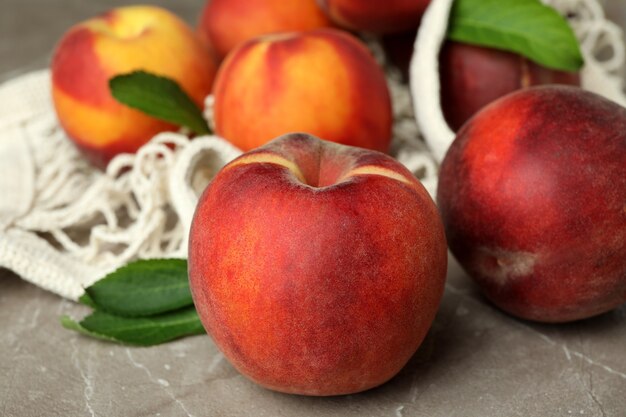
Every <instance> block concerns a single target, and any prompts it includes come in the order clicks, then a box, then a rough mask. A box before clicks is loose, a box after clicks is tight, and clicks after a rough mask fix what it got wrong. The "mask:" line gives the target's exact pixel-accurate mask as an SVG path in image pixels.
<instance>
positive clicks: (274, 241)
mask: <svg viewBox="0 0 626 417" xmlns="http://www.w3.org/2000/svg"><path fill="white" fill-rule="evenodd" d="M446 267H447V249H446V243H445V237H444V232H443V226H442V224H441V219H440V217H439V214H438V212H437V209H436V207H435V205H434V203H433V202H432V200H431V198H430V196H429V195H428V193H427V192H426V191H425V189H424V187H423V186H422V185H421V184H420V183H419V181H417V180H416V179H415V178H414V177H413V176H412V175H411V173H410V172H409V171H408V170H407V169H406V168H404V167H403V166H402V165H401V164H400V163H398V162H397V161H395V160H394V159H392V158H391V157H389V156H387V155H385V154H383V153H380V152H375V151H371V150H366V149H362V148H356V147H349V146H344V145H340V144H337V143H333V142H327V141H321V140H319V139H317V138H315V137H312V136H310V135H306V134H289V135H285V136H283V137H281V138H278V139H276V140H274V141H272V142H270V143H269V144H267V145H265V146H263V147H261V148H258V149H256V150H254V151H251V152H248V153H245V154H243V155H242V156H241V157H239V158H238V159H236V160H234V161H233V162H231V163H230V164H228V165H227V166H226V167H224V168H223V169H222V170H221V171H220V172H219V173H218V174H217V176H216V177H215V179H214V180H213V181H212V182H211V184H210V185H209V186H208V187H207V189H206V190H205V191H204V193H203V195H202V197H201V198H200V201H199V204H198V206H197V209H196V212H195V215H194V218H193V223H192V226H191V232H190V239H189V279H190V286H191V290H192V295H193V299H194V302H195V305H196V308H197V310H198V314H199V316H200V319H201V320H202V323H203V324H204V327H205V328H206V329H207V331H208V333H209V334H210V335H211V337H212V338H213V340H214V342H215V343H216V344H217V346H218V347H219V349H220V350H221V351H222V352H223V353H224V355H225V356H226V358H228V360H229V361H230V362H231V363H232V364H233V365H234V366H235V368H237V369H238V370H239V371H240V372H241V373H242V374H244V375H246V376H247V377H249V378H250V379H252V380H253V381H256V382H257V383H259V384H261V385H262V386H264V387H266V388H269V389H273V390H277V391H282V392H287V393H297V394H306V395H337V394H347V393H352V392H358V391H362V390H366V389H368V388H371V387H375V386H377V385H379V384H382V383H384V382H385V381H387V380H388V379H390V378H391V377H393V376H394V375H395V374H396V373H397V372H398V371H399V370H400V369H401V368H402V367H403V366H404V364H405V363H406V362H407V361H408V359H409V358H410V357H411V356H412V355H413V353H414V352H415V351H416V349H417V348H418V346H419V345H420V343H421V342H422V340H423V338H424V336H425V334H426V333H427V331H428V329H429V327H430V325H431V323H432V321H433V318H434V316H435V312H436V310H437V308H438V305H439V302H440V300H441V296H442V293H443V287H444V281H445V275H446Z"/></svg>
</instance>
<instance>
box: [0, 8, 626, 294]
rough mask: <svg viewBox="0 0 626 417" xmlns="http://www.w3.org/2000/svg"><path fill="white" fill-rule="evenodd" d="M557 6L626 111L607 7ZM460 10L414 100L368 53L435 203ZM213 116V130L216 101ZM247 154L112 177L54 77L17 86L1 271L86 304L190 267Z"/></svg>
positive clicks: (415, 86)
mask: <svg viewBox="0 0 626 417" xmlns="http://www.w3.org/2000/svg"><path fill="white" fill-rule="evenodd" d="M546 3H548V4H550V5H552V6H553V7H555V8H556V9H557V10H559V11H560V12H561V13H563V15H566V16H570V17H571V19H570V22H571V25H572V27H573V28H574V31H575V33H576V35H577V36H578V38H579V40H580V41H581V47H582V50H583V54H584V56H585V58H586V64H585V67H584V69H583V71H582V83H583V87H584V88H586V89H589V90H592V91H595V92H597V93H599V94H602V95H605V96H606V97H608V98H610V99H612V100H614V101H616V102H618V103H620V104H625V103H626V98H625V97H624V95H623V88H622V80H621V78H620V76H619V74H618V72H619V70H620V69H621V68H622V66H623V64H624V46H623V42H622V40H621V39H622V33H621V30H620V29H619V28H618V27H616V26H615V25H614V24H612V23H610V22H608V21H607V20H606V18H605V16H604V12H603V10H602V8H601V7H600V6H599V4H598V3H597V0H550V1H546ZM451 4H452V0H433V2H432V3H431V6H430V7H429V9H428V11H427V13H426V15H425V16H424V18H423V20H422V24H421V26H420V31H419V33H418V37H417V39H416V42H415V51H414V55H413V60H412V64H411V70H410V78H411V80H410V81H411V83H410V84H411V87H410V89H409V88H407V86H406V85H404V84H402V82H401V75H400V73H399V71H398V70H396V69H394V68H391V67H390V66H388V65H386V63H385V61H384V55H383V54H382V52H381V48H380V45H379V44H378V43H377V42H376V40H369V41H368V43H369V45H370V48H371V50H372V52H373V53H374V55H375V56H376V57H377V58H378V60H379V62H380V63H381V64H382V65H383V66H384V68H385V70H386V74H387V79H388V82H389V87H390V91H391V95H392V101H393V109H394V126H393V142H392V148H391V154H392V156H394V157H395V158H397V159H398V160H399V161H400V162H401V163H403V164H404V165H405V166H406V167H407V168H408V169H409V170H411V172H413V173H414V174H415V175H416V176H417V177H418V178H419V179H420V180H421V181H422V183H423V184H424V186H425V187H426V188H427V190H428V191H429V192H430V193H431V195H433V194H434V192H435V190H436V187H437V170H438V162H440V161H441V159H442V158H443V155H444V154H445V151H446V150H447V147H448V146H449V145H450V143H451V142H452V140H453V138H454V134H453V133H452V131H451V130H450V128H449V127H448V126H447V125H446V124H445V121H444V120H443V116H442V114H441V108H440V104H439V79H438V68H437V65H438V60H437V56H438V52H439V49H440V46H441V43H442V41H443V39H444V36H445V30H446V25H447V19H448V14H449V11H450V6H451ZM607 50H609V51H610V53H608V54H607V53H606V51H607ZM600 51H603V53H604V54H603V56H606V58H604V59H603V60H600V59H599V58H598V54H599V52H600ZM206 104H207V105H206V111H205V113H206V116H207V118H208V119H209V121H210V120H211V107H212V98H211V97H208V98H207V103H206ZM416 121H417V122H416ZM418 126H419V128H418ZM240 154H241V151H239V150H238V149H236V148H234V147H233V146H232V145H230V144H229V143H228V142H226V141H225V140H223V139H221V138H219V137H217V136H204V137H198V138H194V139H193V140H189V138H188V137H187V136H185V135H183V134H178V133H163V134H159V135H157V136H155V137H154V138H153V139H152V141H150V142H149V143H148V144H146V145H144V146H143V147H142V148H141V149H140V150H139V151H138V152H137V153H136V154H134V155H126V154H125V155H118V156H117V157H115V158H114V159H113V160H112V161H111V163H110V164H109V166H108V167H107V170H106V171H105V172H102V171H99V170H97V169H95V168H93V167H91V166H90V165H89V164H88V163H87V162H86V161H85V160H84V159H83V158H82V157H81V155H80V153H79V152H78V151H77V150H76V148H75V147H74V145H73V144H72V143H71V142H70V141H69V139H68V138H67V137H66V136H65V134H64V132H63V131H62V130H61V128H60V126H59V124H58V122H57V120H56V116H55V113H54V109H53V107H52V102H51V97H50V73H49V71H47V70H43V71H38V72H33V73H29V74H26V75H24V76H22V77H19V78H17V79H14V80H11V81H9V82H7V83H5V84H4V85H2V86H0V195H2V197H1V198H0V267H4V268H7V269H10V270H12V271H14V272H15V273H16V274H18V275H19V276H21V277H22V278H24V279H26V280H28V281H30V282H32V283H34V284H36V285H38V286H40V287H42V288H44V289H46V290H49V291H52V292H54V293H56V294H59V295H61V296H63V297H66V298H69V299H74V300H75V299H77V298H78V297H79V296H80V295H82V293H83V288H84V287H86V286H88V285H90V284H91V283H93V282H94V281H96V280H97V279H99V278H101V277H102V276H104V275H105V274H106V273H108V272H110V271H112V270H114V269H116V268H117V267H119V266H120V265H122V264H124V263H126V262H128V261H130V260H133V259H138V258H163V257H181V258H183V257H186V252H187V234H188V230H189V226H190V223H191V218H192V215H193V211H194V208H195V205H196V203H197V199H198V196H199V194H200V192H201V191H202V189H203V188H204V187H205V186H206V184H208V182H209V181H210V179H211V178H212V177H213V176H214V175H215V174H216V173H217V171H218V170H219V169H220V168H221V167H222V166H224V165H225V164H226V163H227V162H229V161H231V160H232V159H234V158H236V157H237V156H239V155H240Z"/></svg>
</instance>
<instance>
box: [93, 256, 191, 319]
mask: <svg viewBox="0 0 626 417" xmlns="http://www.w3.org/2000/svg"><path fill="white" fill-rule="evenodd" d="M85 292H86V296H84V299H83V297H81V302H83V303H85V304H87V305H91V306H92V307H93V306H95V307H94V308H97V309H101V310H104V311H106V312H109V313H112V314H116V315H118V316H125V317H136V316H150V315H154V314H159V313H164V312H167V311H172V310H177V309H179V308H182V307H187V306H190V305H193V300H192V299H191V291H190V289H189V280H188V278H187V261H186V260H184V259H147V260H140V261H135V262H132V263H129V264H128V265H125V266H123V267H121V268H119V269H117V270H116V271H114V272H112V273H110V274H109V275H107V276H106V277H104V278H103V279H101V280H100V281H97V282H96V283H95V284H93V285H91V286H90V287H88V288H86V289H85Z"/></svg>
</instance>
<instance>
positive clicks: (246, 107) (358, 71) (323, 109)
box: [214, 29, 392, 152]
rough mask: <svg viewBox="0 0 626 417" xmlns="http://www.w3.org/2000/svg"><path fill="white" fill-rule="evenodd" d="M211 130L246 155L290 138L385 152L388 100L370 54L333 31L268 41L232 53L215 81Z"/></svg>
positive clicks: (250, 43) (347, 36)
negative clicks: (306, 135) (310, 137)
mask: <svg viewBox="0 0 626 417" xmlns="http://www.w3.org/2000/svg"><path fill="white" fill-rule="evenodd" d="M214 98H215V107H214V116H215V131H216V133H217V134H218V135H220V136H222V137H223V138H225V139H227V140H228V141H230V142H231V143H233V144H234V145H235V146H237V147H239V148H240V149H243V150H244V151H247V150H250V149H253V148H256V147H258V146H261V145H263V144H265V143H267V142H269V141H270V140H272V139H273V138H275V137H277V136H280V135H283V134H286V133H290V132H307V133H310V134H312V135H316V136H319V137H323V138H324V139H327V140H330V141H333V142H338V143H343V144H346V145H352V146H360V147H363V148H368V149H374V150H378V151H383V152H385V151H387V150H388V148H389V144H390V142H391V123H392V112H391V99H390V97H389V90H388V87H387V81H386V79H385V76H384V74H383V71H382V69H381V68H380V67H379V66H378V64H377V63H376V61H375V60H374V58H373V56H372V55H371V54H370V52H369V51H368V50H367V48H366V47H365V46H364V45H363V44H362V43H361V42H360V41H359V40H357V39H356V38H355V37H353V36H352V35H350V34H348V33H346V32H343V31H339V30H335V29H317V30H313V31H308V32H302V33H289V34H277V35H268V36H265V37H260V38H255V39H254V40H250V41H248V42H246V43H244V44H243V45H241V46H240V47H238V48H237V49H235V50H234V51H233V52H232V53H231V54H230V55H229V56H228V58H227V59H226V60H225V61H224V63H223V64H222V66H221V67H220V69H219V71H218V73H217V77H216V80H215V90H214Z"/></svg>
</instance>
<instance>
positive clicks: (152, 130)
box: [51, 6, 216, 166]
mask: <svg viewBox="0 0 626 417" xmlns="http://www.w3.org/2000/svg"><path fill="white" fill-rule="evenodd" d="M51 69H52V98H53V100H54V106H55V109H56V112H57V115H58V118H59V121H60V123H61V125H62V126H63V128H64V129H65V131H66V132H67V134H68V136H69V137H70V138H71V139H73V140H74V142H76V144H77V145H78V146H79V147H80V148H81V149H82V150H83V151H84V152H85V153H86V155H87V156H88V157H89V158H90V159H91V160H92V162H94V163H95V164H96V165H99V166H104V165H106V164H107V163H108V161H109V160H110V159H111V158H112V157H113V156H115V155H117V154H119V153H123V152H134V151H136V150H137V149H138V148H139V147H140V146H141V145H143V144H144V143H146V142H148V141H149V140H150V139H151V138H152V137H153V136H154V135H155V134H157V133H159V132H162V131H165V130H176V127H175V126H173V125H170V124H168V123H165V122H162V121H159V120H156V119H154V118H151V117H149V116H146V115H144V114H143V113H141V112H139V111H137V110H133V109H131V108H129V107H126V106H124V105H122V104H120V103H118V102H117V101H116V100H115V99H114V98H113V97H112V96H111V93H110V91H109V84H108V82H109V79H110V78H112V77H114V76H115V75H119V74H123V73H128V72H131V71H134V70H139V69H142V70H146V71H149V72H152V73H155V74H158V75H162V76H167V77H170V78H173V79H175V80H176V81H177V82H178V83H179V84H180V85H181V86H182V88H183V89H184V90H185V91H186V92H187V94H189V96H190V97H191V98H192V99H193V100H194V101H195V102H196V104H198V106H203V101H204V98H205V97H206V96H207V95H208V94H209V93H210V91H211V87H212V83H213V78H214V75H215V72H216V65H215V63H214V62H213V60H212V58H211V57H210V55H209V54H208V53H207V52H206V48H205V47H204V46H203V45H202V43H201V42H200V40H199V39H198V38H197V37H196V35H195V34H194V32H193V31H192V29H191V28H189V27H188V26H187V25H186V24H185V23H184V22H183V21H182V20H180V19H179V18H178V17H176V16H174V15H173V14H172V13H170V12H168V11H167V10H164V9H160V8H157V7H149V6H133V7H122V8H119V9H115V10H112V11H110V12H108V13H105V14H103V15H100V16H98V17H95V18H93V19H90V20H87V21H85V22H82V23H80V24H78V25H76V26H74V27H72V28H71V29H70V30H69V31H68V32H67V33H66V34H65V35H64V36H63V38H62V39H61V41H60V42H59V44H58V45H57V48H56V52H55V54H54V57H53V60H52V68H51Z"/></svg>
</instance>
